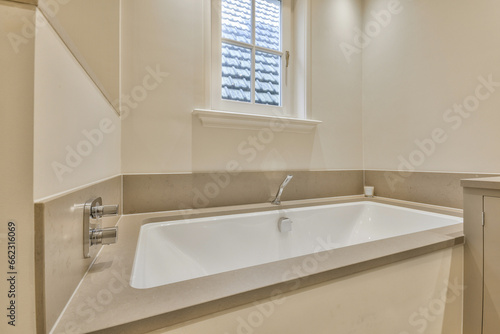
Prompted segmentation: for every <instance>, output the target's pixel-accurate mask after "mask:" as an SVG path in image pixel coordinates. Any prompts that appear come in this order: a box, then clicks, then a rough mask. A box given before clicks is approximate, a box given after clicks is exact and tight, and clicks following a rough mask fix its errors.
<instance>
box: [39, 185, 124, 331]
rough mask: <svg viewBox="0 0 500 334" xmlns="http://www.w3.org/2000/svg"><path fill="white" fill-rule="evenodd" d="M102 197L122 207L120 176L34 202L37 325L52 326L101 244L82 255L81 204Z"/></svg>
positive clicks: (112, 219)
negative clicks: (89, 253)
mask: <svg viewBox="0 0 500 334" xmlns="http://www.w3.org/2000/svg"><path fill="white" fill-rule="evenodd" d="M99 196H100V197H102V200H103V204H104V205H107V204H119V205H120V207H121V176H116V177H113V178H110V179H108V180H105V181H103V182H99V183H96V184H93V185H91V186H88V187H85V188H83V189H79V190H76V191H74V192H70V193H67V194H64V195H61V196H59V197H55V198H49V199H47V200H44V201H43V202H41V203H36V204H35V223H36V225H35V226H36V231H35V235H36V240H35V244H36V246H35V247H36V272H37V277H36V298H37V309H38V314H39V315H40V317H39V318H38V321H39V323H38V326H39V328H40V329H41V330H46V331H47V332H48V331H49V330H50V328H52V326H53V325H54V323H55V322H56V320H57V317H58V316H59V315H60V314H61V312H62V310H63V308H64V306H65V305H66V303H67V302H68V300H69V299H70V297H71V295H72V294H73V292H74V291H75V289H76V288H77V286H78V284H79V283H80V280H81V279H82V277H83V276H84V275H85V273H86V272H87V269H88V268H89V266H90V264H91V263H92V261H93V260H94V259H95V257H96V255H97V252H98V251H99V249H100V247H96V246H94V247H92V248H91V257H90V258H88V259H85V258H83V241H82V239H83V235H82V233H83V225H82V224H83V204H84V203H85V202H86V201H87V200H89V199H91V198H93V197H99ZM118 219H119V216H113V217H108V218H103V219H102V225H103V226H114V225H116V223H117V221H118Z"/></svg>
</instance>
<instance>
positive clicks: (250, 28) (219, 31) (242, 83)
mask: <svg viewBox="0 0 500 334" xmlns="http://www.w3.org/2000/svg"><path fill="white" fill-rule="evenodd" d="M213 2H214V3H215V5H214V6H213V7H212V30H213V34H212V39H213V40H212V52H213V53H212V96H211V99H212V103H211V104H212V109H219V110H226V111H239V112H246V113H252V114H274V115H290V110H289V109H290V103H289V102H288V101H289V99H290V95H291V94H290V93H289V90H290V88H289V87H290V86H291V85H290V84H289V82H288V81H289V77H290V76H291V73H289V71H288V66H287V65H288V64H289V55H290V53H289V50H290V48H289V47H290V44H291V43H290V38H291V36H290V35H291V30H292V29H291V23H290V16H291V13H290V11H291V10H290V3H289V2H290V1H289V0H214V1H213Z"/></svg>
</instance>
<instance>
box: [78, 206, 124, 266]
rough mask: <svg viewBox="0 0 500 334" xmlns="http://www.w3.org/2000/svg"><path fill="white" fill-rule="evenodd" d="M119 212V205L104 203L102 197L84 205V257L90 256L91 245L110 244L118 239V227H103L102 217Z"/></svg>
mask: <svg viewBox="0 0 500 334" xmlns="http://www.w3.org/2000/svg"><path fill="white" fill-rule="evenodd" d="M117 214H118V205H102V198H101V197H97V198H94V199H91V200H89V201H87V202H86V203H85V205H84V207H83V257H85V258H89V257H90V247H91V246H94V245H110V244H114V243H116V241H117V239H118V227H108V228H102V227H101V217H104V216H112V215H117Z"/></svg>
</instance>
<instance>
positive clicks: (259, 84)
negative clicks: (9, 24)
mask: <svg viewBox="0 0 500 334" xmlns="http://www.w3.org/2000/svg"><path fill="white" fill-rule="evenodd" d="M280 93H281V57H280V56H277V55H274V54H271V53H267V52H261V51H256V52H255V103H260V104H270V105H273V106H279V105H280V104H281V96H280V95H281V94H280Z"/></svg>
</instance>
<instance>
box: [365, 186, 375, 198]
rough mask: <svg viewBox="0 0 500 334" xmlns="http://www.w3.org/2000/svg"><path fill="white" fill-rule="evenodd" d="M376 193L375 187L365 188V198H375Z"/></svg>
mask: <svg viewBox="0 0 500 334" xmlns="http://www.w3.org/2000/svg"><path fill="white" fill-rule="evenodd" d="M374 191H375V187H371V186H366V187H365V196H366V197H373V192H374Z"/></svg>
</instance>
